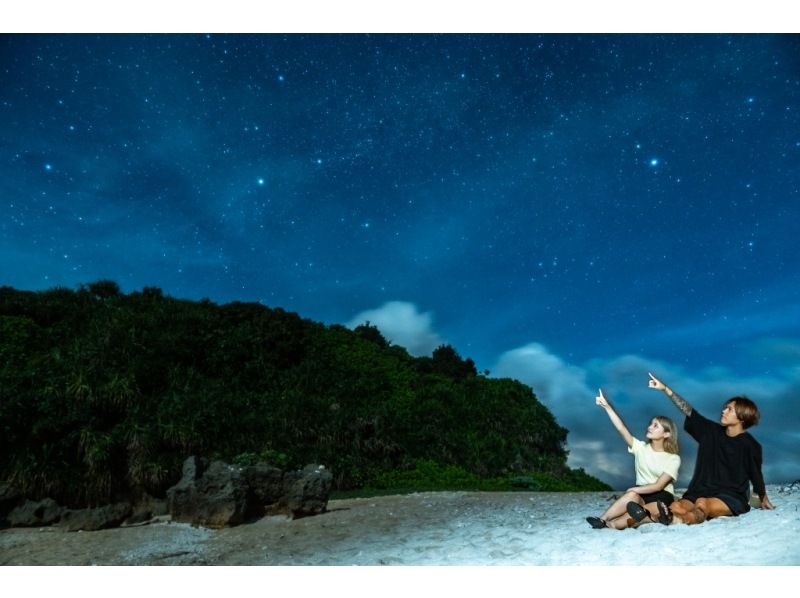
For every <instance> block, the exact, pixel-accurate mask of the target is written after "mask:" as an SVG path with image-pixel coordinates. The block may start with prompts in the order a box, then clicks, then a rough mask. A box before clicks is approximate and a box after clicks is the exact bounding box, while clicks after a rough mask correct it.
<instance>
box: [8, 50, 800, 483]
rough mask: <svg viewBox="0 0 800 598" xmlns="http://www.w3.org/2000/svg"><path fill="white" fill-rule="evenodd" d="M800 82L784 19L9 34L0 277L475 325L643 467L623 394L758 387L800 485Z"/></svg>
mask: <svg viewBox="0 0 800 598" xmlns="http://www.w3.org/2000/svg"><path fill="white" fill-rule="evenodd" d="M799 99H800V38H798V37H797V36H786V35H784V36H771V35H671V36H662V35H579V36H578V35H479V36H468V35H443V36H429V35H411V36H385V35H373V36H367V35H344V36H336V35H308V36H299V35H289V36H284V35H259V36H255V35H232V36H225V35H99V36H85V35H47V36H38V35H37V36H30V35H5V36H3V37H2V38H0V123H1V124H0V127H1V128H2V135H1V136H0V185H2V187H0V284H7V285H11V286H14V287H17V288H23V289H45V288H49V287H52V286H56V285H65V286H68V287H75V286H76V285H77V284H79V283H81V282H89V281H93V280H96V279H99V278H111V279H114V280H116V281H118V282H119V283H120V285H121V286H122V288H123V290H125V291H126V292H129V291H133V290H137V289H140V288H141V287H143V286H149V285H155V286H159V287H161V288H163V289H164V291H165V292H166V293H167V294H169V295H173V296H176V297H185V298H194V299H199V298H202V297H208V298H210V299H211V300H213V301H217V302H227V301H233V300H241V301H261V302H263V303H264V304H266V305H269V306H280V307H283V308H285V309H288V310H291V311H296V312H298V313H300V314H301V315H302V316H304V317H308V318H311V319H314V320H318V321H323V322H326V323H350V324H354V323H357V322H359V321H363V320H364V319H370V321H372V322H375V323H377V324H378V325H379V327H381V328H382V329H383V330H384V332H385V333H386V335H387V336H389V337H390V338H392V339H393V340H394V341H395V342H397V343H398V344H403V345H405V346H408V347H409V348H410V349H412V351H414V352H415V353H417V354H422V353H429V352H430V350H431V349H433V348H434V347H435V346H436V345H437V344H439V343H441V342H447V343H450V344H452V345H453V346H454V347H455V348H456V349H457V350H458V351H459V352H460V353H461V354H462V355H463V356H470V357H472V358H473V359H474V360H475V361H476V363H477V365H478V367H479V369H481V370H483V369H489V370H491V371H492V372H493V374H497V375H511V376H515V377H518V378H520V379H522V380H523V381H526V382H528V383H530V384H531V385H532V386H533V387H534V390H535V391H536V392H537V394H539V396H540V397H541V398H542V399H543V400H544V401H545V402H546V403H547V404H548V405H550V406H551V408H552V409H553V410H554V412H555V413H556V415H557V417H558V418H559V421H561V422H562V423H563V424H564V425H566V426H567V427H568V428H570V429H571V430H572V433H571V434H570V446H571V449H572V451H573V453H572V460H573V463H575V464H579V465H583V466H585V467H587V469H589V470H590V471H592V472H593V473H596V474H598V475H600V476H601V477H604V479H607V480H611V479H613V480H615V481H616V480H620V481H619V483H620V484H625V483H626V482H625V480H626V479H627V478H630V476H631V475H632V463H630V462H629V461H630V458H629V457H628V456H627V454H626V453H625V451H624V445H623V444H622V441H621V440H619V439H618V438H616V437H615V436H614V434H615V432H614V431H613V429H612V428H611V426H610V424H609V423H608V422H607V421H604V418H605V415H604V414H603V413H602V412H601V411H600V410H599V409H598V408H596V407H595V406H594V393H595V391H596V387H597V386H599V385H603V386H604V388H607V389H608V390H609V394H610V395H611V398H612V400H613V399H614V397H615V396H617V397H619V407H620V410H621V411H622V415H623V417H624V418H625V419H626V420H629V424H630V426H631V428H632V430H633V431H634V432H635V433H637V432H638V433H639V435H641V434H643V432H644V427H646V425H647V420H648V418H649V417H650V416H652V415H653V414H654V413H656V412H660V411H663V412H664V413H665V414H667V415H671V416H675V417H676V419H677V415H678V412H677V411H676V410H675V409H674V408H673V407H672V406H671V405H670V404H669V402H668V401H667V400H666V399H664V398H663V397H658V396H656V395H654V394H649V393H650V392H651V391H648V390H647V389H646V384H647V371H648V369H649V370H651V371H655V372H656V373H658V374H660V375H662V376H663V377H664V378H665V379H666V381H667V382H668V383H670V384H671V385H672V386H674V387H675V388H676V389H677V390H678V391H679V392H681V391H684V392H683V394H684V395H685V396H686V398H687V399H688V400H689V401H690V402H693V404H695V406H696V407H698V409H700V410H701V411H702V412H704V413H707V414H708V415H709V416H716V414H717V411H718V408H719V404H720V403H721V401H722V400H723V399H725V398H727V396H730V395H729V394H728V393H729V391H730V393H731V394H738V393H741V392H748V393H749V394H750V395H751V397H752V398H754V399H755V400H756V401H757V402H759V403H760V404H761V405H762V407H763V408H764V411H765V414H764V420H763V422H762V426H761V427H760V428H757V429H756V430H754V435H755V436H756V437H757V438H759V440H760V441H762V443H763V444H764V445H765V451H766V458H767V460H768V467H766V468H765V469H766V472H767V474H768V476H767V477H768V482H769V481H779V479H783V478H789V477H791V478H792V479H795V478H798V477H800V471H799V470H797V469H796V467H795V466H794V465H793V459H792V458H790V455H792V454H793V452H794V451H795V450H796V445H797V439H798V433H797V432H796V430H797V426H798V425H799V424H800V407H798V401H797V390H798V388H800V259H799V258H798V251H797V250H798V243H797V241H796V237H797V232H796V231H797V226H798V225H797V222H798V217H799V216H800V204H799V203H798V202H799V201H800V167H799V166H800V102H798V100H799ZM642 388H644V392H643V393H642ZM688 391H693V393H691V396H690V392H688ZM640 394H641V397H640ZM584 408H585V411H584ZM626 415H627V416H628V417H626ZM598 418H600V419H598ZM692 444H693V443H692V442H691V441H690V440H689V441H687V442H686V443H685V446H686V448H687V453H686V455H687V456H686V457H685V459H686V461H685V464H686V467H685V470H686V471H687V473H689V472H690V465H691V463H690V462H691V461H693V457H691V458H689V457H690V453H689V452H688V449H692V448H693V447H692V446H691V445H692ZM604 459H605V460H609V462H608V463H606V461H605V460H604ZM615 476H616V477H615ZM770 478H772V480H771V479H770ZM686 483H688V477H686V478H685V479H683V480H681V481H679V485H681V484H683V485H685V484H686Z"/></svg>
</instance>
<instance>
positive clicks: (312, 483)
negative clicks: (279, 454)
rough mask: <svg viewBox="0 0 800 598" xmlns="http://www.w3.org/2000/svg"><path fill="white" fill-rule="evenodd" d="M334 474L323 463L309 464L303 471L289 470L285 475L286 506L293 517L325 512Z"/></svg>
mask: <svg viewBox="0 0 800 598" xmlns="http://www.w3.org/2000/svg"><path fill="white" fill-rule="evenodd" d="M332 483H333V476H332V475H331V473H330V472H329V471H328V470H327V469H325V468H324V467H323V466H321V465H309V466H307V467H306V468H305V469H303V470H301V471H292V472H287V473H286V474H285V477H284V490H285V492H286V506H287V507H288V509H289V511H290V512H291V513H292V517H295V518H297V517H307V516H308V515H318V514H320V513H324V512H325V509H326V508H327V507H328V497H329V496H330V493H331V484H332Z"/></svg>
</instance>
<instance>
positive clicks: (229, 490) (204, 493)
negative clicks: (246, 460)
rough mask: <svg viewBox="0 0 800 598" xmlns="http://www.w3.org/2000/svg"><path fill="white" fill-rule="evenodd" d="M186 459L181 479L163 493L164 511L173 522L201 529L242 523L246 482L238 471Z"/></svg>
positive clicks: (233, 467) (245, 499) (215, 464)
mask: <svg viewBox="0 0 800 598" xmlns="http://www.w3.org/2000/svg"><path fill="white" fill-rule="evenodd" d="M206 463H207V461H205V460H204V459H200V458H199V457H194V456H193V457H189V458H188V459H187V460H186V461H185V462H184V464H183V476H182V477H181V480H180V481H179V482H178V483H177V484H176V485H175V486H173V487H172V488H170V489H169V490H167V507H168V509H169V513H170V515H172V519H173V520H174V521H181V522H186V523H192V524H194V525H202V526H205V527H225V526H229V525H237V524H239V523H241V522H242V521H244V518H245V514H246V512H247V494H248V488H247V480H246V478H245V476H244V475H243V474H242V468H241V467H237V466H234V465H228V464H227V463H223V462H222V461H212V462H211V463H209V464H208V465H206Z"/></svg>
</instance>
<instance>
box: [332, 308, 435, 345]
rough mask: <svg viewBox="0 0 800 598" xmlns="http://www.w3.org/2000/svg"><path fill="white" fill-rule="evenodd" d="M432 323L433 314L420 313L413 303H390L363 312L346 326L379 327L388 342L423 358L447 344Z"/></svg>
mask: <svg viewBox="0 0 800 598" xmlns="http://www.w3.org/2000/svg"><path fill="white" fill-rule="evenodd" d="M432 321H433V317H432V315H431V313H430V312H425V313H420V311H419V309H418V308H417V306H416V305H414V304H413V303H408V302H406V301H390V302H388V303H385V304H384V305H383V306H381V307H379V308H378V309H370V310H367V311H362V312H361V313H360V314H358V315H357V316H355V317H354V318H353V319H352V320H350V321H349V322H348V323H347V324H346V325H347V327H348V328H355V327H356V326H359V325H361V324H363V323H364V322H369V323H370V324H372V325H373V326H377V327H378V329H379V330H380V331H381V334H383V336H384V337H385V338H386V339H387V340H389V341H391V342H392V343H394V344H395V345H400V346H402V347H405V348H406V349H407V350H408V352H409V353H411V354H412V355H416V356H421V355H430V354H431V353H432V352H433V350H434V349H436V347H438V346H439V345H441V344H444V341H443V340H442V339H441V337H440V336H439V335H438V334H436V333H435V332H434V331H433V330H432V329H431V323H432Z"/></svg>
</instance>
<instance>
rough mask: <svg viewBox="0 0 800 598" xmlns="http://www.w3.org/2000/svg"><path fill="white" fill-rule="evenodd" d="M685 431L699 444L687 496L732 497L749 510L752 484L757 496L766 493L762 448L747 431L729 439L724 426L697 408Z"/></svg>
mask: <svg viewBox="0 0 800 598" xmlns="http://www.w3.org/2000/svg"><path fill="white" fill-rule="evenodd" d="M683 428H684V430H686V431H687V432H688V433H689V434H690V435H691V436H692V438H694V439H695V440H697V442H698V447H697V462H696V463H695V466H694V475H693V476H692V481H691V482H689V487H688V488H687V490H686V494H685V495H684V496H686V497H687V498H688V497H692V499H696V498H699V497H701V496H704V497H718V496H731V497H733V498H736V499H738V500H740V501H741V502H742V505H743V506H744V507H745V510H746V509H747V502H748V495H749V490H750V482H752V483H753V490H754V491H755V492H756V494H758V495H759V496H763V495H764V494H765V492H766V490H765V487H764V477H763V475H762V474H761V445H760V444H759V443H758V441H757V440H756V439H755V438H753V437H752V436H751V435H750V434H749V433H748V432H744V433H742V434H739V435H738V436H734V437H730V436H728V435H727V434H726V433H725V426H723V425H721V424H718V423H716V422H713V421H711V420H709V419H706V418H705V417H703V416H702V415H700V414H699V413H698V412H697V410H696V409H692V414H691V415H689V416H688V417H687V418H686V422H685V423H684V425H683Z"/></svg>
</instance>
